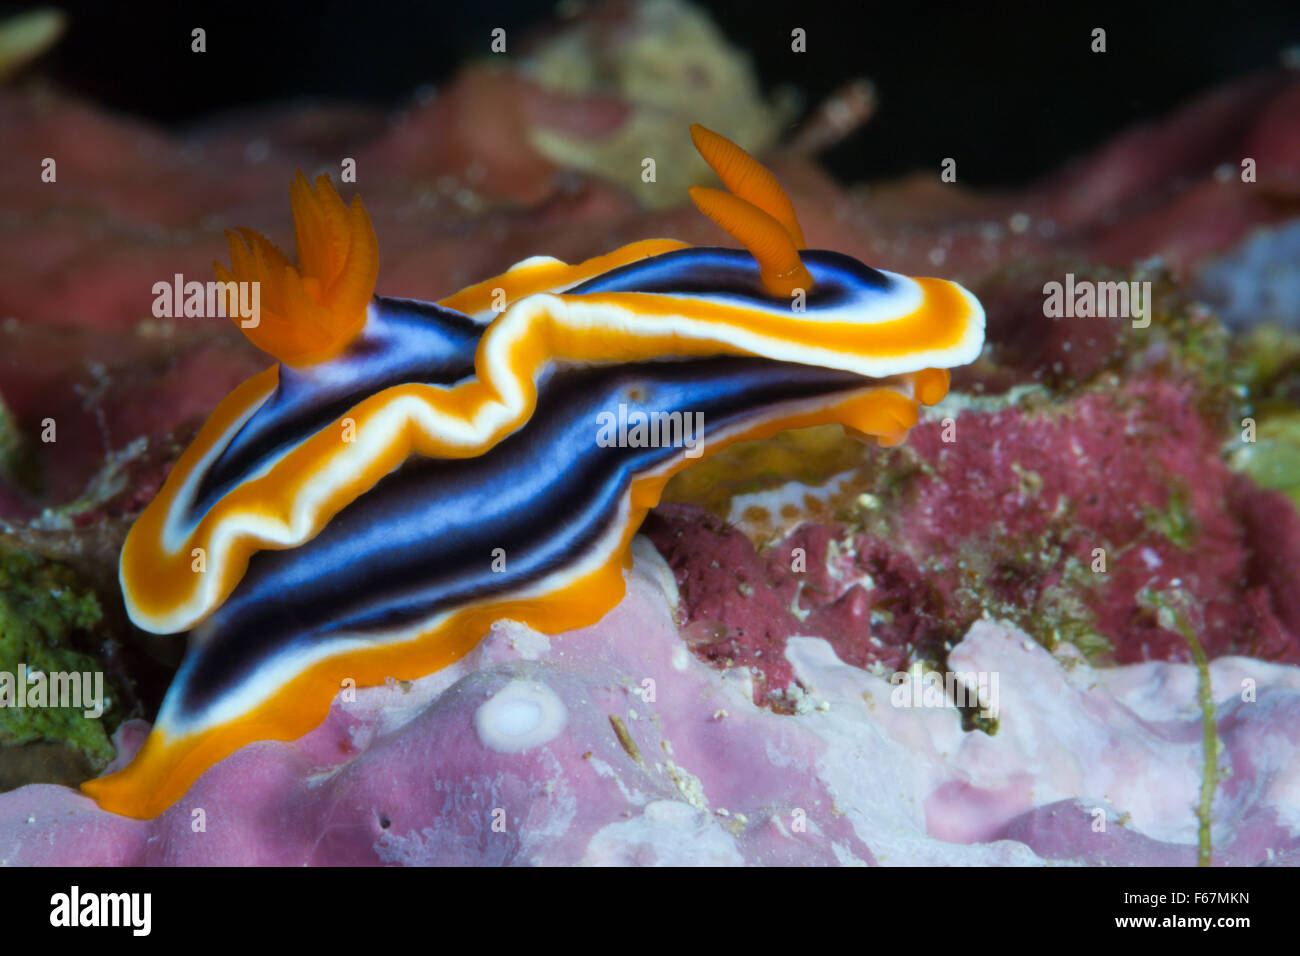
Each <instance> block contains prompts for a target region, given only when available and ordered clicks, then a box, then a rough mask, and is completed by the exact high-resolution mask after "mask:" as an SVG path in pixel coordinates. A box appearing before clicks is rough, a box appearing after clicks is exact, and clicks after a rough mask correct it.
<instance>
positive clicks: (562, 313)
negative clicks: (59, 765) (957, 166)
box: [84, 126, 984, 817]
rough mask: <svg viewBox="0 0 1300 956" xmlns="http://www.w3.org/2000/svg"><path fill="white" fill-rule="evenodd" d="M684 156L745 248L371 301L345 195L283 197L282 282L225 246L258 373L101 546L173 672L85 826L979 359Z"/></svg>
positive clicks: (445, 650) (961, 307) (371, 284)
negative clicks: (817, 431)
mask: <svg viewBox="0 0 1300 956" xmlns="http://www.w3.org/2000/svg"><path fill="white" fill-rule="evenodd" d="M692 136H693V137H694V140H695V143H696V146H697V148H698V149H699V150H700V152H701V153H702V154H703V155H704V157H705V158H706V159H707V160H708V161H709V163H710V165H711V166H712V167H713V169H714V171H715V172H716V173H717V174H718V177H719V178H720V179H721V181H722V183H723V184H724V185H725V186H726V187H727V189H728V191H727V192H723V191H720V190H714V189H704V188H695V189H692V190H691V198H692V199H693V200H694V201H695V203H696V205H697V206H698V207H699V208H700V210H701V211H703V212H704V213H705V214H706V215H708V216H709V217H710V218H712V219H713V220H715V221H716V222H717V223H718V224H719V225H720V226H721V227H722V228H723V229H725V230H726V231H727V232H729V233H730V234H731V235H732V236H733V237H734V238H736V239H737V240H739V241H740V242H741V243H742V244H743V245H744V246H745V251H741V250H736V249H729V248H703V247H692V246H690V245H687V244H686V243H682V242H676V241H672V240H663V239H660V240H646V241H642V242H635V243H632V244H631V245H628V246H624V247H623V248H621V249H618V250H615V251H614V252H611V253H608V254H607V255H603V256H599V257H597V258H594V259H590V260H588V261H586V262H582V263H579V264H577V265H568V264H566V263H564V262H561V261H559V260H557V259H553V258H549V257H546V256H536V257H533V258H531V259H527V260H525V261H523V262H520V263H519V264H518V265H515V266H514V267H512V268H511V269H509V270H508V271H506V272H505V273H504V274H503V275H500V276H496V277H494V278H492V279H488V280H487V281H484V282H480V283H478V284H477V285H474V286H471V287H470V288H467V289H464V290H462V291H461V292H458V293H456V294H455V295H452V296H450V297H449V298H446V299H443V300H442V301H440V302H437V303H426V302H419V301H414V300H409V299H397V298H387V297H384V296H376V295H375V294H374V288H375V283H376V279H377V275H378V268H379V261H378V246H377V243H376V240H375V235H374V231H373V229H372V227H371V224H370V219H369V217H368V216H367V214H366V211H365V209H364V207H363V206H362V204H361V201H360V199H353V201H352V204H351V206H350V207H349V206H345V205H344V203H343V201H342V200H341V199H340V198H339V196H338V194H337V193H336V192H335V191H334V188H333V187H332V186H331V184H330V182H329V180H328V178H327V177H324V176H322V177H320V178H319V179H318V180H317V182H316V185H315V188H314V189H313V188H312V187H311V186H310V185H309V184H308V182H307V181H306V179H305V178H303V176H302V174H301V173H299V174H298V177H297V179H296V180H295V182H294V183H293V185H292V188H291V199H292V204H293V212H294V219H295V223H296V232H297V245H298V261H299V265H298V267H294V266H293V265H292V264H291V263H290V262H289V260H288V259H287V258H286V256H285V255H284V254H283V253H282V252H280V250H278V249H277V248H276V247H275V246H274V245H272V244H271V243H270V242H269V241H268V240H267V239H265V238H264V237H262V236H260V235H258V234H257V233H255V232H252V231H250V230H240V231H239V233H238V234H234V233H231V234H228V238H229V241H230V253H231V259H232V262H231V268H230V269H229V270H227V269H225V268H223V267H222V266H221V265H217V267H216V269H217V273H218V276H219V278H221V279H222V280H223V281H232V280H233V281H242V282H249V281H257V282H260V283H261V303H262V307H261V316H260V322H259V323H258V324H257V326H256V327H255V328H249V329H245V332H246V333H247V335H248V336H249V338H250V339H251V340H252V341H253V343H254V344H256V345H257V346H258V347H259V348H261V349H263V350H264V351H266V352H268V353H270V354H271V355H272V356H274V357H275V358H276V359H277V360H278V362H279V364H278V365H275V366H272V367H271V368H269V369H267V370H266V371H265V372H262V373H261V374H259V375H256V376H254V377H253V378H251V379H249V380H248V381H246V382H244V383H243V384H242V385H240V386H239V387H238V388H236V389H235V390H234V391H233V392H232V393H231V394H230V395H229V396H228V397H227V398H226V399H224V400H223V401H222V402H221V404H220V405H219V406H218V407H217V409H216V411H215V412H213V414H212V416H211V418H209V419H208V421H207V423H206V424H205V425H204V427H203V429H202V430H201V431H200V433H199V435H198V437H197V438H196V439H195V440H194V443H193V444H192V445H191V446H190V447H189V448H188V449H187V450H186V451H185V453H184V454H183V455H182V456H181V458H180V460H179V461H178V462H177V464H176V466H175V468H174V469H173V470H172V472H171V474H170V476H169V477H168V479H167V481H166V484H165V485H164V487H163V488H162V490H161V491H160V492H159V494H158V496H157V498H156V499H155V500H154V501H153V502H152V503H151V504H150V505H149V506H148V508H146V509H145V511H144V512H143V513H142V514H141V516H140V518H139V519H138V520H137V521H136V523H135V525H134V527H133V528H132V529H131V532H130V534H129V535H128V537H127V540H126V543H125V545H124V547H123V550H122V557H121V569H120V575H121V583H122V590H123V594H124V595H125V600H126V606H127V610H128V612H129V614H130V616H131V619H132V621H134V622H135V623H136V624H137V625H138V626H140V627H141V628H144V629H146V630H149V631H154V632H158V633H175V632H187V634H188V639H189V647H188V652H187V654H186V656H185V658H184V661H183V663H182V665H181V668H180V670H179V672H178V673H177V674H176V677H175V680H174V682H173V683H172V685H171V687H170V689H169V691H168V693H167V695H166V698H165V700H164V702H163V705H162V708H161V711H160V713H159V715H158V719H157V722H156V723H155V725H154V727H153V731H152V733H151V734H150V735H149V737H148V739H147V740H146V742H145V744H144V746H143V748H142V749H141V751H140V752H139V754H138V755H137V756H136V757H135V759H134V761H132V762H131V763H130V764H129V765H127V766H126V767H125V768H124V769H122V770H120V771H118V772H116V773H113V774H110V775H108V776H105V777H101V778H98V779H95V780H91V781H88V782H87V783H86V784H85V785H84V790H85V791H86V792H87V793H89V794H90V795H91V796H93V797H94V798H95V799H96V800H97V801H98V802H99V803H100V805H101V806H103V807H105V808H107V809H110V810H113V811H116V812H119V813H124V814H128V815H131V816H136V817H151V816H155V815H157V814H158V813H160V812H162V811H163V810H165V809H166V808H167V807H169V806H170V805H171V804H173V803H174V802H175V801H176V800H177V799H179V798H180V797H181V796H182V795H183V794H184V793H185V791H186V790H187V789H188V788H189V786H190V785H191V783H193V781H194V780H195V779H197V778H198V776H199V775H200V774H202V773H203V771H204V770H205V769H207V768H208V767H209V766H211V765H212V764H214V763H216V762H217V761H218V760H221V759H222V758H223V757H225V756H227V755H228V754H230V753H232V752H233V751H235V750H236V749H238V748H239V747H241V746H243V745H244V744H246V743H249V742H251V741H255V740H288V739H294V738H297V737H299V736H301V735H302V734H304V733H306V732H307V731H309V730H311V729H312V728H313V727H315V726H316V725H318V724H319V723H320V722H321V721H322V720H323V719H324V718H325V716H326V714H327V713H328V711H329V708H330V705H331V702H332V701H333V699H334V697H335V695H336V694H337V692H338V691H339V689H340V687H341V686H345V682H346V681H348V680H351V681H354V682H355V686H367V685H374V684H380V683H383V682H384V681H385V680H386V679H387V678H395V679H399V680H400V679H413V678H417V677H420V676H423V675H425V674H429V673H432V672H433V671H436V670H438V669H439V668H442V667H444V666H446V665H447V664H449V663H451V662H453V661H455V660H456V659H457V658H459V657H460V656H462V655H463V654H465V653H466V652H467V651H469V650H470V649H471V648H472V647H473V646H474V645H475V644H476V643H477V642H478V641H479V640H480V639H481V638H482V637H483V636H484V635H485V634H486V633H487V631H488V630H489V628H490V627H491V625H492V623H493V621H495V620H497V619H500V618H512V619H514V620H517V621H523V622H525V623H527V624H529V625H531V626H532V627H534V628H536V629H538V630H541V631H544V632H548V633H558V632H562V631H566V630H570V629H573V628H577V627H582V626H586V625H589V624H592V623H594V622H596V621H598V620H599V619H600V618H601V617H603V616H604V615H605V614H606V613H607V612H608V611H609V610H610V609H611V608H612V607H613V606H614V605H615V604H616V603H617V602H618V601H619V600H620V599H621V598H622V596H623V594H624V571H625V568H626V566H627V565H628V563H629V561H630V559H629V557H628V555H629V546H630V544H631V540H632V536H633V534H634V533H635V532H636V530H637V528H638V527H639V526H640V524H641V521H642V519H643V518H644V517H645V515H646V512H647V511H648V510H649V509H650V508H652V507H654V506H655V504H656V503H657V502H658V500H659V495H660V492H661V490H662V489H663V487H664V484H665V483H666V482H667V480H668V478H669V477H670V476H671V475H672V474H673V473H674V472H676V471H678V470H679V469H681V468H683V467H685V466H686V465H689V464H691V463H692V462H693V461H695V460H697V457H698V455H699V454H700V453H701V451H702V452H703V453H704V454H708V453H711V452H714V451H717V450H718V449H720V448H723V447H725V446H726V445H728V444H730V443H732V442H736V441H740V440H744V439H754V438H760V437H764V436H767V435H771V434H773V433H775V432H777V431H780V430H782V429H788V428H802V427H806V426H811V425H819V424H825V423H828V422H838V423H840V424H842V425H844V426H845V428H846V429H848V430H850V431H851V432H852V433H854V434H855V435H857V436H858V437H865V436H872V437H874V438H875V439H876V440H878V441H880V442H881V443H883V444H895V443H897V442H899V441H902V440H903V438H904V437H905V436H906V434H907V432H908V430H909V428H910V427H911V426H912V425H913V424H915V422H916V419H917V409H918V404H925V405H932V404H934V403H936V402H938V401H939V400H940V399H942V398H943V397H944V395H945V394H946V393H947V390H948V381H949V379H948V372H947V371H946V369H947V368H950V367H952V366H956V365H961V364H964V363H966V362H970V361H972V360H973V359H974V358H975V357H976V356H977V355H978V354H979V351H980V349H981V347H982V344H983V336H984V314H983V310H982V309H981V307H980V304H979V302H978V301H977V300H976V299H975V298H974V296H972V295H971V294H970V293H969V292H967V291H966V290H965V289H963V288H962V287H961V286H959V285H957V284H955V283H952V282H949V281H946V280H943V279H934V278H917V279H914V278H908V277H906V276H901V275H895V274H893V273H889V272H884V271H880V270H877V269H873V268H870V267H868V266H866V265H863V264H862V263H860V262H858V261H856V260H854V259H852V258H850V257H848V256H845V255H841V254H840V253H837V252H829V251H824V250H805V249H804V248H803V246H804V241H803V232H802V230H801V228H800V226H799V223H798V221H797V219H796V218H795V213H794V209H793V206H792V205H791V203H790V200H789V198H788V197H787V196H786V194H785V192H784V191H783V190H782V189H781V187H780V185H779V184H778V183H777V182H776V179H775V178H774V177H773V176H772V174H771V173H770V172H769V171H768V170H766V169H765V168H763V167H762V166H760V165H759V164H758V163H757V162H756V161H755V160H754V159H752V158H751V157H750V156H748V155H747V154H746V153H745V152H744V151H742V150H741V149H740V148H739V147H737V146H736V145H734V144H733V143H731V142H729V141H728V140H726V139H724V138H722V137H721V136H719V135H717V134H715V133H712V132H710V131H708V130H705V129H703V128H702V127H698V126H696V127H692ZM613 416H618V420H619V421H620V423H622V424H621V426H620V428H621V429H622V431H621V432H620V435H619V438H620V439H621V440H620V441H610V440H602V438H604V439H608V438H609V434H608V433H609V428H608V427H607V425H608V423H609V422H610V421H612V420H613ZM695 422H698V423H701V424H702V428H703V434H702V436H695V437H696V441H695V442H694V443H693V444H692V443H691V441H690V439H691V435H690V430H691V427H692V423H695ZM627 423H635V424H633V426H632V428H631V430H630V431H628V430H627V429H626V428H625V427H624V426H626V424H627ZM638 429H640V430H639V431H638ZM701 437H702V442H703V444H702V446H701V445H700V443H699V439H700V438H701ZM660 438H661V439H663V440H657V439H660Z"/></svg>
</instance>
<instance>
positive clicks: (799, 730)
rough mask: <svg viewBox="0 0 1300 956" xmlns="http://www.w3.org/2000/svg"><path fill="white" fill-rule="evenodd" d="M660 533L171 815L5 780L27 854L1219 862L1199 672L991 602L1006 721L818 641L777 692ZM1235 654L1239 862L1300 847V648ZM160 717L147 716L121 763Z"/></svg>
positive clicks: (971, 636)
mask: <svg viewBox="0 0 1300 956" xmlns="http://www.w3.org/2000/svg"><path fill="white" fill-rule="evenodd" d="M639 554H640V556H639V558H638V562H637V567H636V569H635V570H634V571H633V572H632V573H631V574H630V576H629V587H628V596H627V598H626V599H625V600H624V601H623V603H622V604H621V605H620V606H619V607H618V608H617V609H616V610H615V611H614V612H613V613H611V614H610V615H609V616H608V617H607V618H606V619H605V620H604V621H602V622H601V623H600V624H598V625H596V626H594V627H591V628H586V629H584V630H580V631H575V632H572V633H569V634H564V635H558V636H553V637H550V638H547V637H544V636H542V635H540V634H537V633H535V632H533V631H530V630H528V629H526V628H523V627H521V626H519V625H516V624H513V623H511V622H499V623H498V624H497V625H496V627H495V628H494V629H493V631H492V634H491V635H490V636H489V637H488V638H487V639H486V640H485V641H484V642H483V643H482V644H481V645H480V646H479V647H478V648H477V649H476V650H475V651H474V652H473V653H472V654H471V655H470V656H469V657H468V658H466V659H465V660H463V661H462V662H460V663H459V664H457V665H454V666H453V667H451V668H449V669H448V670H446V671H443V672H441V673H438V674H435V675H432V676H431V677H428V678H424V679H422V680H420V681H417V682H414V683H412V684H409V685H391V686H388V687H380V688H373V689H368V690H359V691H356V692H355V700H351V701H349V700H346V699H345V696H346V694H341V695H340V697H339V699H337V700H336V701H335V705H334V708H333V710H332V712H331V714H330V716H329V718H328V719H327V721H326V722H325V723H324V724H323V725H322V726H321V727H319V728H318V729H317V730H315V731H313V732H312V733H310V734H308V735H306V736H305V737H303V738H302V739H300V740H298V741H295V742H290V743H275V742H264V743H258V744H253V745H250V746H248V747H245V748H244V749H242V750H240V751H239V752H237V753H236V754H234V755H232V756H231V757H229V758H227V759H226V760H224V761H222V762H221V763H220V764H218V765H216V766H215V767H213V768H212V769H211V770H209V771H208V772H207V773H206V774H205V775H204V776H203V777H202V778H201V779H200V780H199V782H198V783H197V784H196V785H195V787H194V788H193V789H192V790H191V791H190V793H189V794H188V795H187V796H186V797H185V798H184V799H182V800H181V801H180V802H179V803H178V804H176V805H175V806H174V807H172V808H171V809H170V810H168V811H167V812H166V813H164V814H163V815H162V816H160V817H158V818H157V819H155V820H152V821H139V820H131V819H127V818H123V817H117V816H113V815H111V814H109V813H106V812H104V811H102V810H100V809H98V808H97V807H96V806H95V805H94V804H93V803H92V802H91V801H90V800H88V799H86V798H85V797H83V796H81V795H79V794H77V793H76V792H75V791H72V790H69V789H65V788H62V787H54V786H48V785H32V786H28V787H25V788H23V789H20V790H16V791H13V792H11V793H8V794H4V795H2V796H0V862H4V863H9V864H19V865H22V864H78V865H84V864H182V865H184V864H283V865H296V864H308V863H310V864H432V863H436V864H579V863H586V864H663V865H672V864H716V865H741V864H835V863H838V864H884V865H891V864H917V863H936V864H940V863H960V864H984V865H987V864H1026V865H1032V864H1042V863H1046V862H1049V861H1080V862H1091V863H1143V864H1190V863H1193V862H1195V858H1196V841H1197V836H1198V816H1197V804H1198V799H1199V792H1200V786H1201V780H1202V773H1203V769H1204V768H1203V749H1202V740H1201V734H1200V726H1201V711H1200V708H1199V707H1198V705H1197V703H1196V701H1197V690H1196V689H1197V680H1198V675H1197V672H1196V669H1195V668H1193V667H1191V666H1188V665H1182V664H1163V663H1146V664H1137V665H1130V666H1124V667H1116V668H1108V669H1102V670H1094V669H1092V668H1091V667H1090V666H1089V665H1088V664H1087V663H1086V662H1084V661H1083V660H1082V658H1080V657H1079V655H1078V654H1077V653H1076V652H1073V651H1072V650H1062V652H1061V653H1059V654H1058V655H1057V656H1053V655H1052V654H1050V653H1049V652H1047V651H1046V650H1044V649H1043V648H1042V647H1041V646H1039V645H1038V644H1037V643H1035V642H1033V641H1031V640H1030V639H1029V638H1028V637H1026V636H1025V635H1024V634H1023V633H1021V632H1018V631H1017V630H1015V629H1014V628H1012V627H1009V626H1006V625H1002V624H998V623H995V622H992V621H986V620H981V621H978V622H976V623H975V624H974V625H973V626H972V627H971V629H970V630H969V632H968V633H967V635H966V637H965V639H964V640H963V641H962V642H961V643H960V644H958V645H957V646H956V647H955V648H954V649H953V651H952V654H951V657H950V663H951V664H952V666H954V667H955V668H958V669H959V670H961V671H962V672H970V673H971V674H976V673H980V672H983V673H985V674H996V675H998V681H997V684H996V686H997V688H998V699H997V701H996V703H997V705H998V724H999V726H998V730H997V733H996V734H995V735H993V736H989V735H987V734H985V733H983V732H981V731H964V730H963V729H962V725H961V719H960V715H959V714H958V712H957V711H956V710H955V709H953V708H952V707H950V706H942V705H940V706H910V707H909V706H899V704H900V703H903V702H902V701H900V700H899V699H898V697H897V694H896V692H897V690H898V688H896V687H893V686H891V685H890V683H889V682H888V681H887V680H886V679H884V678H882V677H878V676H875V675H873V674H871V673H869V672H867V671H864V670H862V669H860V668H857V667H854V666H851V665H849V664H846V663H845V662H843V661H842V660H840V659H839V658H838V657H837V656H836V654H835V651H834V649H833V648H832V646H831V645H830V644H829V643H828V642H826V641H825V640H822V639H818V638H807V637H798V638H794V639H792V640H790V641H789V642H788V645H787V648H786V651H785V657H786V658H787V659H788V662H789V666H790V668H791V670H792V673H793V674H794V676H795V677H796V679H797V680H798V682H799V684H800V685H801V686H802V687H804V688H805V689H806V690H805V691H804V694H803V698H802V702H801V706H800V707H799V708H798V709H797V712H796V713H794V714H792V715H780V714H775V713H772V712H771V711H769V710H766V709H762V708H759V707H756V706H755V705H754V704H753V703H752V690H751V688H750V687H749V674H748V672H746V671H745V670H743V669H734V670H731V671H727V672H720V671H718V670H716V669H713V668H710V667H709V666H707V665H706V664H704V663H702V662H701V661H699V660H698V659H697V658H696V657H694V656H693V655H692V654H691V653H690V652H689V651H688V650H687V647H686V645H685V643H684V642H683V641H682V639H681V638H680V636H679V634H678V631H677V628H676V627H675V625H674V621H673V616H672V609H671V600H672V595H673V593H674V592H675V588H674V585H673V583H672V579H671V575H670V573H669V572H668V570H667V568H666V567H665V566H664V565H663V563H662V562H661V561H660V560H659V559H658V558H657V557H656V556H655V555H654V554H653V552H652V551H651V550H650V549H646V548H640V549H639ZM1209 673H1210V677H1211V679H1212V681H1213V696H1214V698H1215V700H1216V701H1217V702H1218V733H1219V739H1220V742H1221V750H1220V758H1219V759H1220V764H1221V772H1222V774H1223V775H1224V776H1226V782H1224V783H1223V784H1222V785H1221V786H1220V787H1219V789H1218V792H1217V795H1216V797H1215V801H1214V806H1213V845H1214V854H1215V856H1214V859H1215V861H1216V862H1220V863H1234V864H1251V863H1267V862H1274V863H1286V862H1296V861H1298V860H1300V838H1297V837H1295V836H1294V835H1293V833H1294V828H1295V825H1296V822H1297V820H1300V804H1297V802H1296V797H1295V794H1296V793H1297V787H1300V764H1297V762H1296V761H1295V760H1294V759H1293V757H1294V754H1295V752H1296V748H1297V746H1298V745H1300V729H1298V728H1300V719H1297V718H1300V669H1297V668H1295V667H1291V666H1287V665H1280V664H1269V663H1261V662H1258V661H1252V660H1246V659H1241V658H1222V659H1220V660H1218V661H1216V662H1214V663H1213V664H1212V665H1211V667H1210V669H1209ZM1243 687H1249V688H1253V690H1252V692H1250V693H1244V692H1243ZM916 703H918V704H919V703H920V701H919V700H918V701H916ZM143 730H144V728H143V727H142V726H141V725H140V724H129V725H126V726H124V728H123V730H122V731H120V732H119V738H118V742H119V746H120V747H121V748H122V753H121V755H120V757H119V759H124V758H125V757H127V756H128V755H129V753H130V751H131V749H132V747H133V746H135V745H138V743H139V740H140V739H141V738H142V736H143ZM1229 770H1230V771H1231V772H1230V774H1228V773H1227V771H1229Z"/></svg>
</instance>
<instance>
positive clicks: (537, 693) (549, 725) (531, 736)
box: [474, 680, 569, 754]
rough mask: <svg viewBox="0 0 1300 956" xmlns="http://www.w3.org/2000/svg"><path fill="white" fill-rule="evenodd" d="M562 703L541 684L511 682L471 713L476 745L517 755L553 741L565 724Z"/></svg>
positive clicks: (566, 712)
mask: <svg viewBox="0 0 1300 956" xmlns="http://www.w3.org/2000/svg"><path fill="white" fill-rule="evenodd" d="M568 719H569V712H568V711H567V710H565V708H564V701H562V700H560V698H559V697H558V696H557V695H556V693H555V691H553V690H551V689H550V688H549V687H546V686H545V685H543V684H538V683H536V682H534V681H524V680H516V681H511V682H510V683H509V684H506V686H505V687H502V688H501V689H500V690H499V691H497V692H496V693H495V694H493V695H492V697H491V699H490V700H488V701H486V702H484V703H483V704H482V705H481V706H480V707H479V709H478V710H477V711H476V712H475V713H474V729H475V730H476V731H478V739H479V742H480V743H481V744H482V745H483V746H484V747H486V748H487V749H488V750H495V751H496V752H497V753H503V754H517V753H521V752H522V751H525V750H528V749H529V748H531V747H538V746H540V745H542V744H544V743H546V742H547V741H549V740H553V739H555V737H557V736H558V735H559V733H560V731H562V730H563V729H564V725H565V724H566V723H567V722H568Z"/></svg>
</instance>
